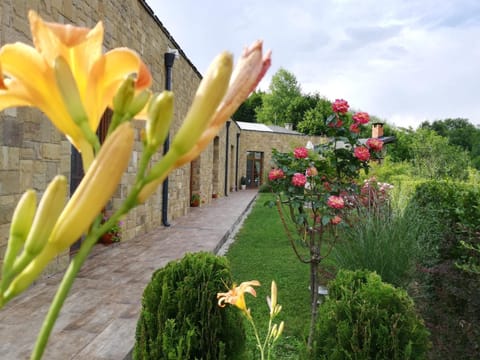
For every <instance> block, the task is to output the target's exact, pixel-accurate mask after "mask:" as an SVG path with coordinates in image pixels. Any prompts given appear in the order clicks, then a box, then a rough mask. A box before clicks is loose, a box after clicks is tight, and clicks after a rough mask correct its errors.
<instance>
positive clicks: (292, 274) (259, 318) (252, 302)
mask: <svg viewBox="0 0 480 360" xmlns="http://www.w3.org/2000/svg"><path fill="white" fill-rule="evenodd" d="M270 198H271V195H269V194H259V197H258V198H257V201H256V204H255V205H254V207H253V209H252V212H251V213H250V215H249V216H248V218H247V219H246V220H245V222H244V224H243V226H242V228H241V229H240V231H239V232H238V234H237V236H236V240H235V242H234V243H233V244H232V245H231V247H230V248H229V250H228V252H227V254H226V257H227V258H228V259H229V261H230V264H231V268H232V273H233V277H234V279H235V281H236V282H237V284H239V283H241V282H243V281H249V280H258V281H260V283H261V285H262V286H260V287H259V288H257V289H256V290H257V297H256V298H254V297H253V296H250V294H246V302H247V307H249V308H250V309H251V314H252V317H253V318H254V320H255V324H256V326H257V328H258V329H259V332H260V333H262V331H265V330H266V328H267V326H268V314H269V309H268V306H267V302H266V296H267V295H269V294H270V284H271V282H272V280H275V282H276V283H277V287H278V303H279V304H281V305H282V311H281V312H280V314H279V316H278V317H277V318H276V319H275V322H276V323H278V324H279V323H280V322H281V321H282V320H283V321H285V329H284V332H283V334H282V336H281V337H280V339H279V341H278V343H277V344H276V348H275V352H274V358H275V359H299V358H300V356H301V354H302V353H304V351H305V345H306V337H307V335H308V326H309V322H310V304H309V302H310V301H309V299H310V295H309V291H308V285H309V266H308V265H307V264H303V263H301V262H300V261H299V260H298V259H297V258H296V256H295V254H294V252H293V250H292V248H291V246H290V243H289V241H288V239H287V237H286V235H285V232H284V231H283V227H282V224H281V222H280V218H279V215H278V213H277V211H276V209H275V208H269V207H266V206H264V205H263V204H264V203H265V202H266V201H267V200H268V199H270ZM246 327H247V328H248V329H250V326H249V324H246ZM261 338H262V336H261ZM255 346H256V342H255V339H254V337H253V333H250V334H247V349H249V350H250V351H252V349H255ZM255 358H256V357H255V356H254V355H253V354H252V353H250V354H248V356H247V359H255Z"/></svg>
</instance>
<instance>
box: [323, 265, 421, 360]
mask: <svg viewBox="0 0 480 360" xmlns="http://www.w3.org/2000/svg"><path fill="white" fill-rule="evenodd" d="M328 291H329V295H328V297H327V299H326V301H325V302H324V303H323V304H322V305H321V306H320V313H319V318H318V323H317V333H316V342H315V349H314V351H315V353H316V357H315V358H316V359H329V360H340V359H356V360H371V359H379V360H380V359H382V360H383V359H393V360H395V359H402V360H404V359H416V360H417V359H426V358H427V352H428V348H429V340H428V336H429V334H428V331H427V330H426V328H425V326H424V324H423V320H422V319H421V318H420V317H419V316H418V315H417V314H416V313H415V309H414V304H413V301H412V299H411V298H410V297H409V296H408V295H407V293H406V292H405V291H404V290H402V289H397V288H395V287H393V286H392V285H390V284H386V283H384V282H382V280H381V278H380V276H378V275H377V274H375V273H372V272H368V271H348V270H341V271H340V272H339V273H338V274H337V277H336V278H335V279H334V280H333V281H332V282H330V283H329V290H328Z"/></svg>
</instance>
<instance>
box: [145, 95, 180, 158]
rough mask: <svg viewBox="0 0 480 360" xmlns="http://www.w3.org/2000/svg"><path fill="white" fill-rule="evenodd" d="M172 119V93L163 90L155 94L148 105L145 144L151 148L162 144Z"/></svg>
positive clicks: (153, 148)
mask: <svg viewBox="0 0 480 360" xmlns="http://www.w3.org/2000/svg"><path fill="white" fill-rule="evenodd" d="M172 119H173V93H172V92H171V91H163V92H161V93H160V94H158V95H157V96H155V97H154V98H153V99H152V100H151V101H150V104H149V106H148V120H147V125H146V130H145V135H146V142H147V146H149V147H150V148H151V149H152V150H154V151H155V150H157V148H158V147H159V146H160V145H161V144H163V142H164V141H165V138H166V136H167V134H168V130H169V129H170V124H171V122H172Z"/></svg>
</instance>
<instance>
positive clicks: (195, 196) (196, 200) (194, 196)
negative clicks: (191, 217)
mask: <svg viewBox="0 0 480 360" xmlns="http://www.w3.org/2000/svg"><path fill="white" fill-rule="evenodd" d="M190 206H191V207H197V206H200V194H199V193H193V194H192V198H191V199H190Z"/></svg>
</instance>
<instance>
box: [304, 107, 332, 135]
mask: <svg viewBox="0 0 480 360" xmlns="http://www.w3.org/2000/svg"><path fill="white" fill-rule="evenodd" d="M332 114H333V110H332V103H331V102H330V101H329V100H328V99H326V98H319V99H318V101H317V103H316V105H315V107H314V108H311V109H309V110H307V111H306V112H305V114H304V116H303V120H302V121H301V122H299V123H298V126H297V130H298V131H299V132H301V133H303V134H307V135H324V133H323V131H324V127H323V126H324V124H325V123H326V121H327V119H328V117H329V116H331V115H332Z"/></svg>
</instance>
